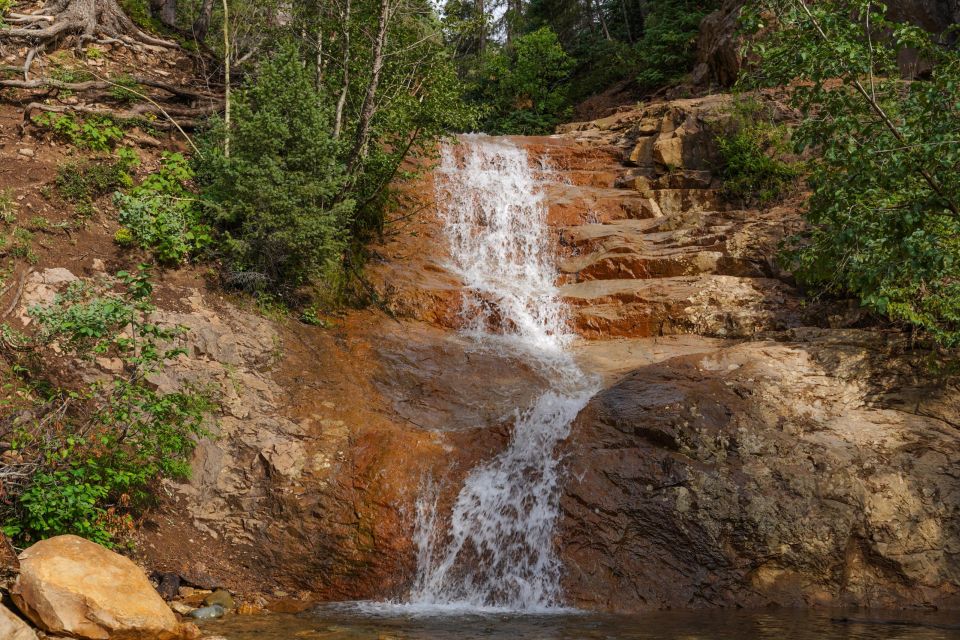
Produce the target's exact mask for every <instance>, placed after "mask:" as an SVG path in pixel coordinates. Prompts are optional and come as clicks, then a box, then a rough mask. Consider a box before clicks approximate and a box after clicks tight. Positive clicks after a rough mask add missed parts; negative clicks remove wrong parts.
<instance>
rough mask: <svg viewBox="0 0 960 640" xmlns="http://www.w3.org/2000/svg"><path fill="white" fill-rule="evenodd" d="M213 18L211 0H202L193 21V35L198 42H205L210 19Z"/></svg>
mask: <svg viewBox="0 0 960 640" xmlns="http://www.w3.org/2000/svg"><path fill="white" fill-rule="evenodd" d="M212 19H213V0H203V2H202V3H201V5H200V13H199V15H197V19H196V20H194V21H193V37H194V38H196V39H197V41H198V42H205V41H206V39H207V34H208V33H209V32H210V21H211V20H212Z"/></svg>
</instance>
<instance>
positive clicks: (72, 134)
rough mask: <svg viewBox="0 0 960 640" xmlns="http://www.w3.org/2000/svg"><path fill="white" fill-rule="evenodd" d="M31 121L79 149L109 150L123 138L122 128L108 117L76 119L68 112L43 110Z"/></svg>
mask: <svg viewBox="0 0 960 640" xmlns="http://www.w3.org/2000/svg"><path fill="white" fill-rule="evenodd" d="M33 122H34V124H37V125H39V126H41V127H45V128H47V129H50V130H51V131H53V133H54V134H56V135H57V136H58V137H60V138H63V139H64V140H67V141H68V142H69V143H70V144H72V145H73V146H75V147H78V148H80V149H89V150H90V151H109V150H110V149H112V148H114V147H115V146H117V143H118V142H120V141H121V140H123V129H121V128H120V127H119V126H117V124H116V123H115V122H114V121H113V120H111V119H109V118H103V117H98V116H91V117H88V118H86V119H84V120H78V119H77V118H75V117H74V116H72V115H70V114H62V113H49V112H43V113H40V114H37V115H35V116H33Z"/></svg>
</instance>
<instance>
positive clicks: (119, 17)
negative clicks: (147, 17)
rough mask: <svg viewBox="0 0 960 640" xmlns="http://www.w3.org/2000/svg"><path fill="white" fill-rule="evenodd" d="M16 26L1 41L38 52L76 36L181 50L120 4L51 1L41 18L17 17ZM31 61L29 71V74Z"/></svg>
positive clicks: (1, 35)
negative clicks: (139, 22)
mask: <svg viewBox="0 0 960 640" xmlns="http://www.w3.org/2000/svg"><path fill="white" fill-rule="evenodd" d="M8 23H9V24H11V25H12V26H11V27H9V28H7V29H2V30H0V38H6V39H13V40H24V41H27V42H29V43H31V44H32V45H33V50H34V55H36V53H35V52H36V50H37V49H38V48H39V47H42V46H44V45H47V44H56V43H58V42H60V41H62V40H63V39H65V38H67V37H70V36H74V37H76V38H77V40H78V44H79V45H83V44H85V43H87V42H98V43H123V44H125V45H127V46H129V47H132V48H136V49H141V50H149V51H163V50H167V49H177V48H179V47H178V45H177V44H176V43H174V42H169V41H167V40H162V39H160V38H156V37H154V36H151V35H149V34H147V33H144V32H143V31H142V30H140V28H139V27H137V26H136V25H135V24H134V23H133V21H132V20H130V18H129V17H127V15H126V14H125V13H124V12H123V9H121V8H120V6H119V5H118V4H117V0H51V1H50V2H47V4H46V6H44V8H43V10H42V11H41V12H40V13H37V14H22V13H17V14H13V15H12V16H11V17H10V19H9V20H8ZM29 67H30V65H29V61H28V64H27V65H25V70H26V71H29Z"/></svg>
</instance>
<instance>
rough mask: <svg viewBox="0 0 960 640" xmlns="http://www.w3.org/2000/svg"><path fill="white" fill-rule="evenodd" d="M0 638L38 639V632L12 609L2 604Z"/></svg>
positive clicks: (0, 607)
mask: <svg viewBox="0 0 960 640" xmlns="http://www.w3.org/2000/svg"><path fill="white" fill-rule="evenodd" d="M0 638H3V640H37V634H36V632H35V631H34V630H33V629H31V628H30V626H29V625H28V624H27V623H26V622H24V621H23V620H21V619H20V618H18V617H17V616H16V614H14V613H13V612H12V611H10V609H7V608H6V607H5V606H3V605H2V604H0Z"/></svg>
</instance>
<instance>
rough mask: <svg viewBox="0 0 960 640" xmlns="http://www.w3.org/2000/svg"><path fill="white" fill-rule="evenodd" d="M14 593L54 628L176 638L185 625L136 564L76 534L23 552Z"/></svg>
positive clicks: (101, 639) (95, 636)
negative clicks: (178, 620) (179, 620)
mask: <svg viewBox="0 0 960 640" xmlns="http://www.w3.org/2000/svg"><path fill="white" fill-rule="evenodd" d="M11 595H12V596H13V600H14V602H15V603H16V605H17V607H19V609H20V610H21V611H22V612H23V613H24V615H26V616H27V617H28V618H30V620H32V621H33V623H34V624H36V625H37V626H38V627H40V628H41V629H43V630H45V631H47V632H49V633H51V634H57V635H69V636H73V637H77V638H89V639H91V640H106V639H107V638H111V639H114V640H116V639H118V638H134V637H135V638H138V639H142V640H148V639H149V640H153V639H156V640H172V639H174V638H181V637H183V636H184V632H185V631H186V629H184V628H181V626H180V624H179V623H178V622H177V618H176V616H175V615H174V613H173V611H171V610H170V608H169V607H168V606H167V605H166V603H164V601H163V599H162V598H161V597H160V595H159V594H158V593H157V592H156V591H155V590H154V588H153V586H151V584H150V581H149V580H148V579H147V576H146V575H144V573H143V571H141V570H140V568H139V567H137V565H135V564H134V563H133V562H131V561H130V560H129V559H127V558H125V557H123V556H121V555H118V554H116V553H114V552H112V551H110V550H108V549H105V548H104V547H101V546H100V545H98V544H95V543H93V542H90V541H89V540H84V539H83V538H79V537H77V536H58V537H56V538H50V539H49V540H43V541H42V542H38V543H37V544H35V545H33V546H32V547H30V548H29V549H27V550H26V551H24V552H23V553H21V554H20V577H19V578H18V579H17V582H16V584H15V585H14V587H13V591H12V594H11Z"/></svg>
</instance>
